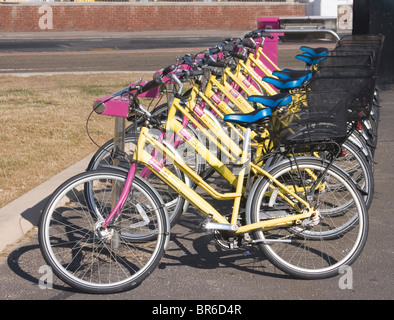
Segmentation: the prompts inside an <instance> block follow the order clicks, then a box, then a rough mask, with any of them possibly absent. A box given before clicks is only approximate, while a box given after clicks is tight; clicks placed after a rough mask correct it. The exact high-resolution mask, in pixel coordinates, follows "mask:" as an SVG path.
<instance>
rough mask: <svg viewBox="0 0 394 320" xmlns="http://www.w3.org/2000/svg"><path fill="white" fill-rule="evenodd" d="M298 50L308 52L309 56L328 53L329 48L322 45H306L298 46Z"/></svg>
mask: <svg viewBox="0 0 394 320" xmlns="http://www.w3.org/2000/svg"><path fill="white" fill-rule="evenodd" d="M300 50H302V51H305V52H306V53H309V54H310V55H311V56H320V55H325V56H327V55H328V52H329V50H328V49H327V48H324V47H319V48H311V47H307V46H302V47H300Z"/></svg>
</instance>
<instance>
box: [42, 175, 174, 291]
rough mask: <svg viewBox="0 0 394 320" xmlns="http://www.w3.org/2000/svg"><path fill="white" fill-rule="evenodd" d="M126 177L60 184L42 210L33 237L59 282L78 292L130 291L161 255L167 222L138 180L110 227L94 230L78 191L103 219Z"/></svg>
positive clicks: (153, 197) (88, 178)
mask: <svg viewBox="0 0 394 320" xmlns="http://www.w3.org/2000/svg"><path fill="white" fill-rule="evenodd" d="M126 176H127V173H124V172H123V171H120V170H113V169H102V170H97V171H91V172H85V173H82V174H79V175H77V176H75V177H73V178H71V179H69V180H68V181H66V182H65V183H63V184H62V185H61V186H60V187H59V188H58V189H57V190H56V191H55V192H54V193H53V194H52V196H51V197H50V198H49V200H48V202H47V204H46V206H45V208H44V210H43V213H42V217H41V221H40V225H39V234H38V235H39V243H40V248H41V252H42V254H43V256H44V259H45V261H46V262H47V264H48V265H50V266H51V267H52V270H53V272H54V273H55V274H56V275H57V276H58V277H59V278H60V279H61V280H62V281H64V282H65V283H67V284H68V285H70V286H72V287H74V288H76V289H78V290H81V291H84V292H89V293H115V292H121V291H126V290H130V289H132V288H134V287H136V286H138V285H139V284H140V283H141V281H143V280H144V279H145V278H146V277H147V276H148V275H149V274H150V273H151V272H152V271H153V270H154V269H155V268H156V266H157V265H158V263H159V261H160V259H161V257H162V256H163V254H164V250H165V247H166V245H167V242H168V240H169V222H168V217H167V214H166V211H165V209H164V204H163V201H162V200H161V199H160V197H159V195H158V193H157V192H156V191H155V190H154V189H152V188H151V187H150V186H149V184H147V183H146V182H144V181H143V180H142V179H139V178H138V177H135V178H134V180H133V185H132V188H131V191H130V194H129V197H128V199H127V201H126V203H125V205H124V207H123V208H122V211H121V213H120V215H119V216H118V218H117V219H116V221H114V222H111V224H110V225H109V226H108V228H107V229H106V230H100V229H99V227H100V226H101V223H102V222H103V220H102V219H99V218H98V215H97V214H96V212H92V209H91V206H89V205H88V202H87V199H86V197H85V195H86V192H84V188H85V187H86V186H88V187H89V188H90V190H91V191H93V194H94V198H95V203H96V206H95V210H99V211H100V213H101V216H102V217H106V216H108V214H109V213H110V212H111V209H112V207H113V201H114V192H116V191H115V190H114V185H117V186H118V187H122V186H123V184H124V182H125V180H126ZM90 194H91V192H90ZM153 234H154V236H152V235H153Z"/></svg>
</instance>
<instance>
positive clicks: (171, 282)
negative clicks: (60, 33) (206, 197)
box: [0, 33, 394, 315]
mask: <svg viewBox="0 0 394 320" xmlns="http://www.w3.org/2000/svg"><path fill="white" fill-rule="evenodd" d="M241 34H242V33H241ZM6 36H8V37H10V35H4V34H3V33H1V34H0V39H5V38H6ZM18 36H19V37H20V38H19V39H22V38H23V35H18ZM74 36H76V35H75V34H74ZM112 36H114V35H112ZM161 36H162V37H164V38H165V34H164V33H161ZM15 37H17V35H15ZM68 37H70V36H68ZM145 37H148V35H145ZM288 53H289V54H290V53H291V54H293V52H292V51H288ZM292 58H293V56H289V57H288V59H289V61H290V60H291V59H292ZM383 89H384V90H381V93H380V95H381V100H382V103H381V121H380V125H379V140H378V147H377V150H376V154H375V162H376V164H375V166H374V177H375V193H374V199H373V203H372V206H371V208H370V210H369V215H370V230H369V238H368V241H367V244H366V247H365V249H364V251H363V253H362V254H361V256H360V257H359V259H358V260H357V261H356V262H355V264H354V265H353V266H352V280H354V281H352V286H351V287H350V288H348V289H343V288H342V289H341V287H340V286H339V282H340V281H341V278H340V277H336V278H332V279H326V280H318V281H301V280H295V279H292V278H290V277H288V276H286V275H284V274H282V273H281V272H279V271H278V270H277V269H276V268H275V267H273V266H272V265H270V263H269V262H268V261H267V260H266V259H265V258H264V257H261V256H260V254H259V253H258V252H257V251H254V250H251V251H250V252H248V253H246V252H245V251H240V250H236V251H223V250H221V249H219V248H218V247H217V246H215V245H214V243H213V241H212V235H211V234H209V233H200V231H199V228H198V225H199V223H200V221H201V220H202V218H201V217H200V216H198V215H197V214H196V212H195V211H194V210H193V209H191V210H190V211H189V212H188V213H187V214H185V215H184V216H183V217H182V218H181V220H180V223H179V224H178V225H177V226H175V227H174V229H173V230H172V236H171V242H170V246H169V248H168V250H167V253H166V255H165V257H164V258H163V260H162V262H161V263H160V265H159V267H158V268H157V269H156V270H155V271H154V272H153V274H152V275H151V276H149V277H148V278H147V279H146V280H145V281H144V282H143V283H142V284H141V285H140V286H139V287H138V288H136V289H134V290H132V291H129V292H125V293H122V294H116V295H112V296H101V295H87V294H82V293H79V292H76V291H75V290H73V289H72V288H70V287H68V286H66V285H65V284H64V283H62V282H61V281H60V280H58V279H53V280H54V283H53V284H52V283H51V285H50V286H48V287H46V288H42V287H40V286H39V283H40V280H41V279H42V277H43V276H44V275H45V274H44V271H43V269H42V266H43V265H44V261H43V259H42V257H41V254H40V251H39V247H38V241H37V234H36V225H37V221H38V219H39V215H40V210H41V209H42V207H43V205H44V203H45V199H46V197H47V196H49V195H50V194H51V192H53V190H54V189H55V188H56V187H57V186H59V185H60V184H61V183H62V182H63V181H65V180H66V179H67V178H68V177H71V176H73V175H74V174H76V173H80V172H82V171H84V170H85V168H86V165H87V163H88V161H89V158H86V159H84V160H82V161H80V162H79V163H77V164H76V165H74V166H72V167H70V168H69V169H67V170H65V171H64V172H61V173H60V174H58V175H56V176H55V177H53V178H51V179H50V180H48V181H47V182H46V183H43V184H42V185H40V186H39V187H37V188H35V189H33V190H31V191H30V192H28V193H26V194H25V195H24V196H22V197H21V198H19V199H17V200H15V201H13V202H12V203H10V204H8V205H6V206H4V207H3V208H1V209H0V226H1V229H2V231H1V232H0V252H1V254H0V283H1V286H0V299H13V300H23V299H32V300H38V299H40V300H93V299H96V300H107V299H115V300H117V299H120V300H155V301H158V300H166V301H169V300H172V301H176V300H199V299H202V300H234V301H235V300H237V301H242V300H260V299H267V300H271V299H305V300H311V299H315V300H316V299H317V300H319V299H322V300H361V299H368V300H375V299H377V300H386V299H389V300H391V299H393V298H394V292H393V288H394V280H393V277H392V270H393V269H394V251H393V247H392V243H391V241H393V240H394V232H393V226H394V215H393V205H394V200H393V194H392V190H394V163H393V161H392V159H394V139H393V136H394V126H393V125H392V123H393V121H394V112H393V108H394V106H393V101H394V86H386V87H384V88H383ZM156 305H157V306H158V305H159V302H157V304H156ZM139 312H143V314H142V315H149V314H152V307H151V306H149V307H147V309H146V310H143V309H140V310H139Z"/></svg>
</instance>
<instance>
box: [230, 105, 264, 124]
mask: <svg viewBox="0 0 394 320" xmlns="http://www.w3.org/2000/svg"><path fill="white" fill-rule="evenodd" d="M271 115H272V111H271V109H269V108H267V109H256V110H254V111H252V112H250V113H232V114H226V115H225V116H224V118H223V120H224V121H226V122H230V123H236V124H239V125H240V126H243V127H245V128H247V127H250V126H251V125H252V124H254V123H256V122H258V121H260V120H262V119H264V118H266V117H269V116H271Z"/></svg>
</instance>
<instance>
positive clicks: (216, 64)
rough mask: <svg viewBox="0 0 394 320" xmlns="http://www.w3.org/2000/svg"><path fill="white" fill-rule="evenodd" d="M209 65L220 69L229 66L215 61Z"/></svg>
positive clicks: (209, 62)
mask: <svg viewBox="0 0 394 320" xmlns="http://www.w3.org/2000/svg"><path fill="white" fill-rule="evenodd" d="M208 65H209V66H211V67H219V68H225V67H226V66H227V65H226V63H225V62H223V61H215V60H210V61H208Z"/></svg>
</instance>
